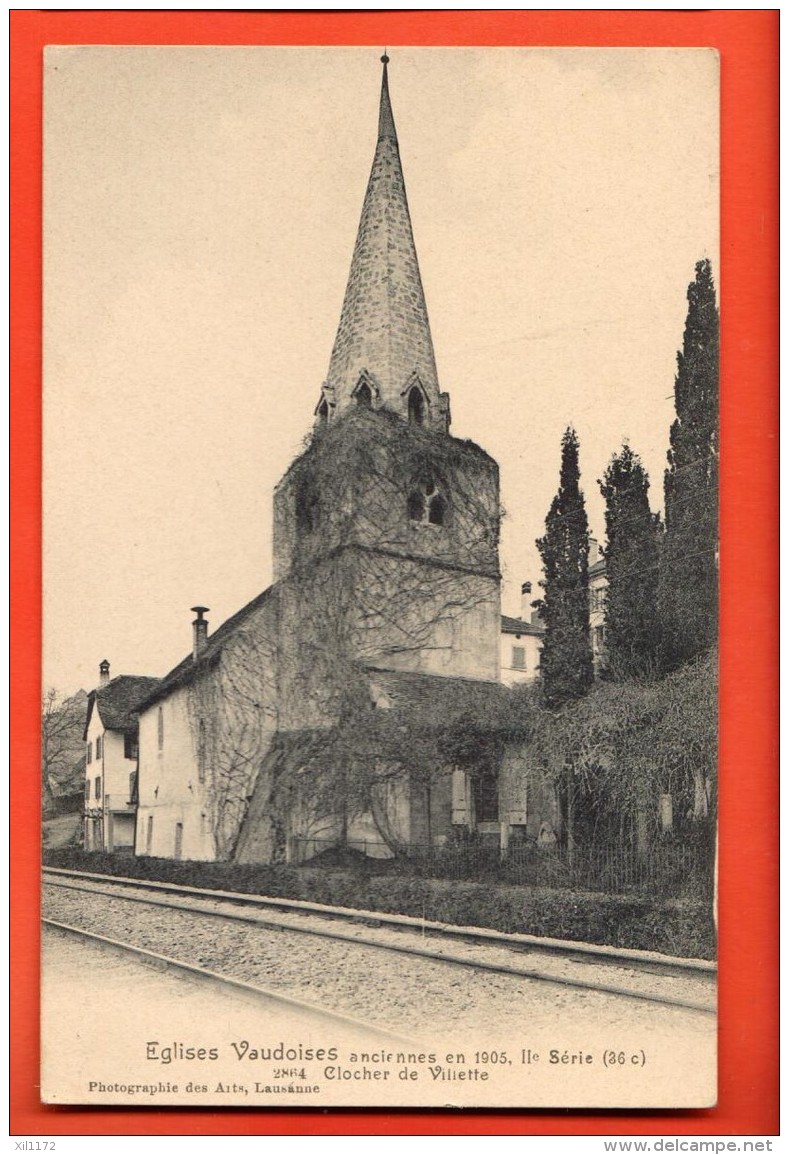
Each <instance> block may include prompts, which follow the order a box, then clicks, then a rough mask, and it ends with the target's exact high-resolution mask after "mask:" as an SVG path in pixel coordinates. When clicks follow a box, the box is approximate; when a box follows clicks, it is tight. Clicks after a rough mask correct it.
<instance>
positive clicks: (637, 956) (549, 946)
mask: <svg viewBox="0 0 789 1155" xmlns="http://www.w3.org/2000/svg"><path fill="white" fill-rule="evenodd" d="M44 874H45V875H47V874H52V875H56V876H60V877H70V878H82V879H88V880H93V881H96V882H100V883H106V884H107V885H110V886H112V885H123V886H129V887H136V888H138V889H143V890H145V889H148V890H155V891H163V892H165V893H170V894H183V895H187V896H195V897H200V898H209V899H214V900H215V899H222V900H223V901H226V902H233V903H241V904H243V905H245V906H257V907H261V908H268V909H274V910H281V911H285V912H287V911H293V912H294V913H297V914H318V915H322V916H323V917H325V918H331V919H335V920H338V921H346V922H347V921H353V922H357V923H358V922H366V923H379V924H382V925H386V926H392V927H396V928H403V929H407V930H418V931H420V932H425V931H429V932H430V933H431V934H436V935H440V936H442V937H446V938H458V939H461V940H463V941H465V942H471V941H474V942H484V943H490V944H492V945H496V946H506V947H509V948H510V949H512V950H515V951H521V952H522V951H524V950H535V951H539V952H541V953H543V954H555V955H560V956H573V957H574V958H576V959H578V960H584V961H586V962H594V963H600V964H601V965H611V966H623V965H627V966H633V967H635V968H638V969H641V970H646V971H651V972H654V973H660V974H680V975H682V976H686V975H687V974H689V973H690V974H693V973H696V974H698V975H704V976H707V977H710V978H714V977H715V976H716V974H717V966H716V964H715V963H714V962H710V961H709V960H707V959H695V958H678V957H676V956H674V955H664V954H659V953H658V952H656V951H644V950H635V949H632V948H628V947H612V946H603V945H601V944H599V943H587V942H575V941H572V940H570V939H556V938H545V937H540V936H538V935H530V934H517V933H506V932H504V931H499V930H492V929H490V928H488V927H474V926H451V925H448V924H447V923H442V922H431V921H429V920H426V919H420V918H413V917H412V916H410V915H403V914H389V913H387V912H385V911H377V910H358V909H355V908H353V907H347V906H325V905H322V904H321V903H317V902H305V901H303V900H301V899H294V898H272V897H268V896H264V895H257V894H245V893H243V892H242V891H237V890H211V889H208V888H205V887H197V886H186V885H181V884H179V883H172V882H159V881H157V880H155V879H141V878H129V877H127V876H125V875H113V874H100V873H97V872H90V871H84V870H65V869H63V868H61V867H54V866H45V867H44Z"/></svg>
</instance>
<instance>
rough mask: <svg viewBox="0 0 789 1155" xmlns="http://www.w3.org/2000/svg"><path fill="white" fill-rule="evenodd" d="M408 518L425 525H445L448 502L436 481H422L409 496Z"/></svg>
mask: <svg viewBox="0 0 789 1155" xmlns="http://www.w3.org/2000/svg"><path fill="white" fill-rule="evenodd" d="M407 507H408V516H409V518H410V519H411V521H418V522H421V523H422V524H423V525H424V524H428V525H444V524H445V523H446V519H447V510H448V507H447V501H446V498H445V497H444V496H443V495H442V494H441V493H440V492H439V489H438V487H437V485H436V483H435V482H434V481H422V482H420V483H419V485H418V486H416V488H414V489H412V491H411V492H410V493H409V495H408V503H407Z"/></svg>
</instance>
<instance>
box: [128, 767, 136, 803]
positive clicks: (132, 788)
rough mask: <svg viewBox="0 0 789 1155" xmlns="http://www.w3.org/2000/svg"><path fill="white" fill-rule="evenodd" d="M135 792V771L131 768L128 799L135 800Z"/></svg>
mask: <svg viewBox="0 0 789 1155" xmlns="http://www.w3.org/2000/svg"><path fill="white" fill-rule="evenodd" d="M136 794H137V771H136V770H132V772H131V774H130V775H129V801H130V802H135V801H136V797H135V796H136Z"/></svg>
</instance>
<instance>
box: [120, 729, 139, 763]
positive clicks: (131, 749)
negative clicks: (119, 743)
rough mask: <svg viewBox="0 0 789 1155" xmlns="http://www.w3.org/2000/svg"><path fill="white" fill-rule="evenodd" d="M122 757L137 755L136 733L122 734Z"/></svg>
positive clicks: (134, 756)
mask: <svg viewBox="0 0 789 1155" xmlns="http://www.w3.org/2000/svg"><path fill="white" fill-rule="evenodd" d="M123 757H124V758H136V757H137V735H136V734H124V735H123Z"/></svg>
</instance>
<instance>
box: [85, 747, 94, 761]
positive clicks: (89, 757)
mask: <svg viewBox="0 0 789 1155" xmlns="http://www.w3.org/2000/svg"><path fill="white" fill-rule="evenodd" d="M85 761H86V762H87V764H88V766H90V764H91V762H92V761H93V743H92V742H88V752H87V754H86V756H85Z"/></svg>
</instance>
